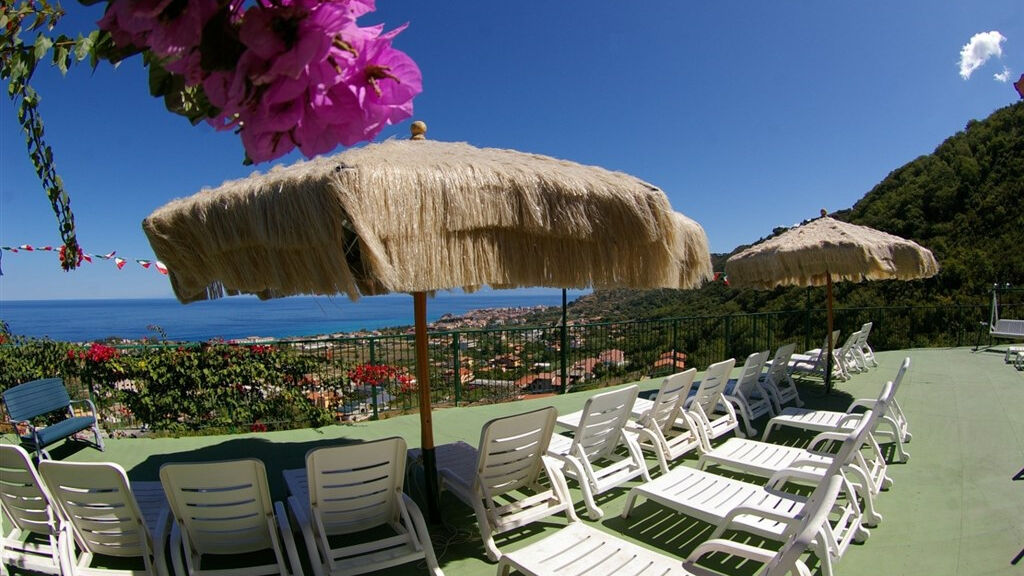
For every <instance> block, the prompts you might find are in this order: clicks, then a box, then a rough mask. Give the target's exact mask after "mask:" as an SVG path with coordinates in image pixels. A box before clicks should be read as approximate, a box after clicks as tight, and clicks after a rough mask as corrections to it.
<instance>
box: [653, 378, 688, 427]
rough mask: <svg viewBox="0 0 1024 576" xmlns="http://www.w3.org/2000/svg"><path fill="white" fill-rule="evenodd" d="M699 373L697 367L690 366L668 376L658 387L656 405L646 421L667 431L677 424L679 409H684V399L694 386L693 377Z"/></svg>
mask: <svg viewBox="0 0 1024 576" xmlns="http://www.w3.org/2000/svg"><path fill="white" fill-rule="evenodd" d="M696 375H697V369H696V368H690V369H689V370H687V371H685V372H677V373H675V374H672V375H671V376H666V377H665V379H664V380H662V381H661V386H660V387H659V388H658V395H657V396H656V397H655V398H654V406H653V407H651V410H650V412H648V413H647V414H646V415H645V418H646V420H645V422H649V423H650V426H651V427H653V428H657V429H659V430H661V431H662V432H663V433H667V432H668V431H669V430H671V428H672V426H674V425H675V421H676V418H678V417H679V411H680V410H681V409H682V405H683V401H685V400H686V396H687V394H689V393H690V388H691V387H692V386H693V379H694V377H695V376H696Z"/></svg>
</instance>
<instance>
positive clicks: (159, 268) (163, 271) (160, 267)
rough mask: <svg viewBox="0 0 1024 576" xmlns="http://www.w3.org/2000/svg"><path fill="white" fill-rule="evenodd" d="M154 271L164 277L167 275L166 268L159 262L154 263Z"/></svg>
mask: <svg viewBox="0 0 1024 576" xmlns="http://www.w3.org/2000/svg"><path fill="white" fill-rule="evenodd" d="M156 270H157V272H159V273H161V274H163V275H165V276H166V275H167V266H164V263H163V262H161V261H159V260H157V261H156Z"/></svg>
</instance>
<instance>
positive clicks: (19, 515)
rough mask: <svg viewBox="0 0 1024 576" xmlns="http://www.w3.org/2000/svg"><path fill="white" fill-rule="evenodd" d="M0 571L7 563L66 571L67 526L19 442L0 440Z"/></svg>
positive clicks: (42, 569)
mask: <svg viewBox="0 0 1024 576" xmlns="http://www.w3.org/2000/svg"><path fill="white" fill-rule="evenodd" d="M0 511H2V512H3V515H4V522H3V523H4V525H5V526H6V528H5V530H9V531H8V532H6V533H5V534H2V535H0V536H2V537H0V573H3V574H7V567H8V566H9V567H11V568H17V569H19V570H31V571H33V572H42V573H45V574H69V573H70V570H71V568H70V565H69V560H68V556H67V547H68V546H69V538H70V529H69V528H68V525H67V523H66V522H64V520H63V518H62V517H61V515H60V511H59V509H58V508H57V507H56V506H55V505H54V503H53V501H52V499H51V498H50V493H49V491H47V489H46V485H45V484H43V481H42V480H41V479H40V478H39V474H37V473H36V469H35V468H33V467H32V461H31V460H30V459H29V455H28V452H26V451H25V449H24V448H22V447H20V446H14V445H12V444H0Z"/></svg>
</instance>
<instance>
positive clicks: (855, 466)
mask: <svg viewBox="0 0 1024 576" xmlns="http://www.w3.org/2000/svg"><path fill="white" fill-rule="evenodd" d="M891 391H892V382H887V383H886V384H885V385H884V386H883V387H882V393H881V394H880V395H879V398H878V403H877V404H876V405H875V410H873V411H871V412H869V413H868V414H870V419H869V420H868V421H867V425H866V426H865V427H864V429H863V431H862V432H861V437H860V440H859V442H860V448H858V449H857V450H853V451H851V452H850V455H849V456H850V459H849V461H848V462H846V463H845V464H844V465H843V471H844V472H845V473H846V475H847V478H848V479H850V480H851V482H852V483H853V484H854V485H855V487H856V488H857V490H858V492H859V494H860V496H861V498H862V499H863V501H864V518H865V522H866V523H867V524H868V525H869V526H872V525H876V524H878V523H879V522H881V521H882V516H881V514H879V513H878V511H877V509H876V498H877V497H878V494H879V493H880V492H881V491H882V490H883V489H885V488H888V487H889V486H891V485H892V480H891V479H890V478H889V477H888V476H887V474H886V473H887V471H888V466H887V464H886V462H885V456H884V455H883V454H882V450H881V448H880V447H879V446H878V443H877V442H875V440H874V438H873V437H872V436H871V433H872V432H873V431H874V430H875V429H876V427H877V425H878V422H879V421H880V418H879V416H880V415H881V414H882V413H884V411H885V409H886V408H887V406H886V403H887V401H888V399H889V398H890V397H891ZM845 436H846V433H841V432H821V433H820V434H818V435H817V436H815V438H814V439H813V440H812V441H811V443H810V445H809V447H808V448H806V449H805V448H798V447H795V446H784V445H780V444H772V443H769V442H763V441H760V440H752V439H749V438H730V439H728V440H726V441H725V442H724V443H723V444H721V445H719V446H717V447H715V448H714V449H711V450H708V451H704V452H702V453H701V455H700V460H699V462H698V465H699V467H700V468H701V469H702V470H703V469H706V468H707V466H708V465H712V464H713V465H717V466H722V467H725V468H730V469H733V470H739V471H741V472H745V473H748V474H754V475H757V476H763V477H770V476H772V475H773V474H775V473H777V472H781V471H783V470H785V469H786V468H800V469H801V470H811V471H814V470H817V471H818V472H820V473H821V474H824V472H825V470H826V469H827V468H828V467H829V466H830V465H831V464H832V462H833V459H834V458H835V454H833V453H831V452H829V451H827V450H825V449H824V448H825V447H826V446H827V445H828V444H830V443H832V442H836V441H841V440H843V439H844V438H845ZM865 448H866V450H867V451H869V452H870V458H866V457H865V455H864V452H865Z"/></svg>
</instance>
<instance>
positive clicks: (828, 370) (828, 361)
mask: <svg viewBox="0 0 1024 576" xmlns="http://www.w3.org/2000/svg"><path fill="white" fill-rule="evenodd" d="M825 297H826V299H827V300H828V336H827V337H826V340H828V350H827V352H828V356H826V357H825V394H828V393H829V392H831V391H832V350H833V349H834V348H835V342H833V341H832V326H833V321H832V274H831V273H827V274H826V279H825Z"/></svg>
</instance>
